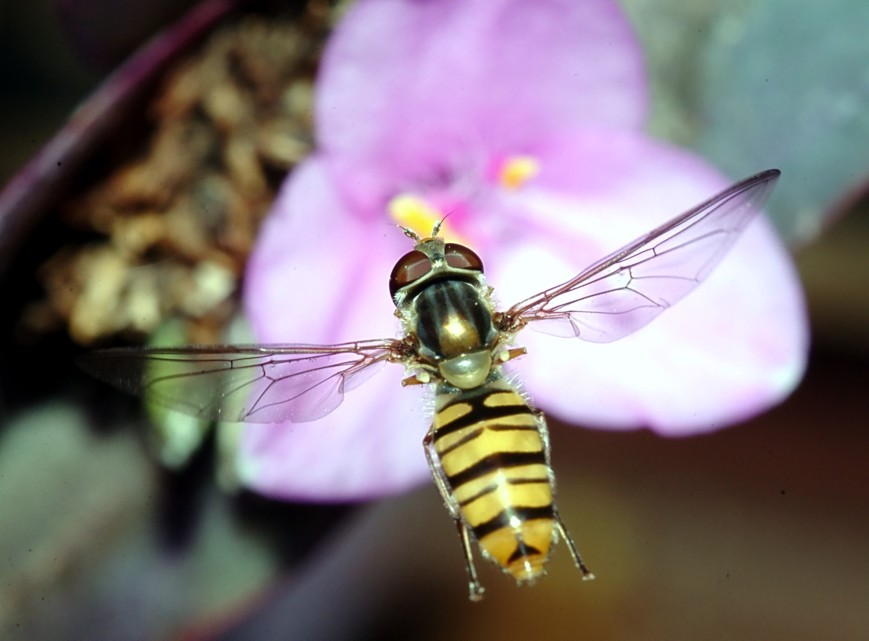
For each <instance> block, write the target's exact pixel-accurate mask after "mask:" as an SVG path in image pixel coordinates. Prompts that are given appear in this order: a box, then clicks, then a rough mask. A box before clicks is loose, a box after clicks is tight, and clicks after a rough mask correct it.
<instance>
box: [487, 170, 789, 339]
mask: <svg viewBox="0 0 869 641" xmlns="http://www.w3.org/2000/svg"><path fill="white" fill-rule="evenodd" d="M779 174H780V172H779V171H778V170H777V169H770V170H767V171H764V172H761V173H759V174H756V175H754V176H752V177H750V178H746V179H745V180H743V181H742V182H739V183H737V184H735V185H733V186H732V187H730V188H728V189H726V190H725V191H723V192H721V193H720V194H718V195H717V196H714V197H712V198H710V199H709V200H707V201H706V202H704V203H702V204H700V205H698V206H697V207H695V208H693V209H691V210H690V211H687V212H685V213H684V214H682V215H681V216H677V217H676V218H674V219H672V220H670V221H669V222H667V223H664V224H663V225H661V226H660V227H658V228H657V229H654V230H652V231H650V232H649V233H648V234H645V235H644V236H641V237H640V238H638V239H637V240H635V241H634V242H632V243H630V244H628V245H626V246H625V247H622V248H621V249H619V250H618V251H616V252H614V253H612V254H610V255H609V256H606V257H605V258H602V259H601V260H599V261H597V262H596V263H594V264H593V265H590V266H589V267H587V268H586V269H584V270H583V271H582V272H580V273H579V274H578V275H576V276H574V277H573V278H571V279H570V280H568V281H566V282H564V283H561V284H560V285H556V286H555V287H550V288H549V289H547V290H545V291H543V292H541V293H539V294H537V295H536V296H532V297H531V298H528V299H526V300H524V301H522V302H520V303H517V304H516V305H514V306H513V307H511V308H510V309H509V310H507V311H506V312H505V314H504V317H505V319H506V323H505V324H506V325H507V326H508V327H509V326H512V328H515V329H520V328H521V327H522V326H524V325H525V324H527V323H533V325H532V326H533V327H534V328H535V329H538V330H540V331H543V332H546V333H550V334H555V335H557V336H568V337H571V336H575V337H577V338H580V339H582V340H586V341H591V342H594V343H608V342H610V341H614V340H617V339H619V338H623V337H624V336H627V335H628V334H631V333H633V332H635V331H636V330H638V329H640V328H641V327H643V326H644V325H646V324H647V323H649V322H650V321H651V320H652V319H654V318H655V317H656V316H658V314H660V313H661V312H663V311H664V310H665V309H667V308H668V307H670V306H671V305H673V304H674V303H676V302H677V301H679V300H680V299H681V298H682V297H683V296H685V295H686V294H687V293H688V292H690V291H691V290H692V289H694V288H695V287H696V286H697V285H699V284H700V283H701V282H702V281H703V280H704V279H705V278H706V277H707V276H708V275H709V273H710V272H711V271H712V269H713V268H714V267H715V265H717V264H718V262H719V261H720V260H721V259H722V257H723V256H724V254H726V253H727V251H728V250H729V249H730V247H731V246H732V245H733V243H735V242H736V239H737V238H738V237H739V234H740V233H741V232H742V231H743V230H744V229H745V228H746V227H747V226H748V224H749V223H750V222H751V220H752V219H753V218H754V216H755V214H757V213H758V212H759V211H760V209H761V207H762V206H763V203H764V202H765V201H766V199H767V197H768V196H769V193H770V191H771V190H772V187H773V185H774V184H775V181H776V179H777V178H778V176H779Z"/></svg>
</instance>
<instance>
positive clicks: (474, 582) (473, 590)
mask: <svg viewBox="0 0 869 641" xmlns="http://www.w3.org/2000/svg"><path fill="white" fill-rule="evenodd" d="M432 443H433V440H432V434H431V432H429V433H428V434H426V437H425V438H424V439H423V446H424V447H425V457H426V459H427V460H428V466H429V468H430V469H431V474H432V477H433V478H434V482H435V485H436V486H437V488H438V491H439V492H440V493H441V498H443V500H444V505H446V506H447V509H448V510H449V512H450V516H451V517H452V519H453V522H454V523H455V525H456V529H457V530H458V532H459V538H460V539H461V541H462V550H463V552H464V554H465V567H466V569H467V570H468V590H469V592H470V594H469V596H470V599H471V601H480V600H481V599H482V598H483V594H484V593H485V592H486V589H485V588H484V587H483V586H482V585H481V584H480V580H479V579H478V578H477V568H476V567H475V566H474V556H473V553H472V551H471V537H470V534H469V532H468V528H467V526H466V525H465V523H464V521H462V517H461V514H460V512H459V506H458V504H457V503H456V499H455V497H454V496H453V495H452V493H451V492H450V490H449V486H448V484H447V479H446V476H445V474H444V471H443V469H442V468H441V465H440V462H439V461H438V458H437V454H436V453H435V452H434V449H433V445H432Z"/></svg>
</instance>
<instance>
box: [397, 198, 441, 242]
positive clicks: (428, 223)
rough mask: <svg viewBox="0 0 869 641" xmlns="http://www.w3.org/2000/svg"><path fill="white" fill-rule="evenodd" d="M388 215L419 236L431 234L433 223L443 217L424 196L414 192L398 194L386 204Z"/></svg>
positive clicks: (423, 236)
mask: <svg viewBox="0 0 869 641" xmlns="http://www.w3.org/2000/svg"><path fill="white" fill-rule="evenodd" d="M386 209H387V211H388V212H389V215H390V216H391V217H392V220H394V221H395V222H396V223H398V224H399V225H401V226H402V227H406V228H407V229H410V230H411V231H414V232H416V234H417V235H418V236H420V237H421V238H425V237H426V236H428V235H429V234H431V232H432V230H433V229H434V227H435V225H436V224H437V223H438V222H439V221H441V220H442V219H443V217H444V215H445V214H444V212H442V211H441V210H440V209H438V208H437V207H435V206H434V205H432V204H431V203H430V202H428V201H427V200H426V199H425V198H422V197H421V196H416V195H414V194H398V195H397V196H394V197H393V198H392V199H391V200H390V201H389V203H388V204H387V205H386Z"/></svg>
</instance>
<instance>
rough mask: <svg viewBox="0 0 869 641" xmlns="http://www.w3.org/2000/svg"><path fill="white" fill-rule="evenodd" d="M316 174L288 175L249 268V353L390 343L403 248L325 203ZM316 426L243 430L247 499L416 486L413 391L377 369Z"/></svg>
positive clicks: (395, 237)
mask: <svg viewBox="0 0 869 641" xmlns="http://www.w3.org/2000/svg"><path fill="white" fill-rule="evenodd" d="M335 193H336V189H335V187H334V185H332V184H331V183H330V180H329V177H328V175H327V174H326V172H325V171H324V168H323V164H322V163H320V162H319V161H318V160H316V159H315V160H310V161H308V162H306V163H304V164H303V165H301V166H300V167H299V168H297V169H296V172H295V174H294V175H293V177H292V179H291V180H289V181H288V182H287V183H286V184H285V187H284V189H283V191H282V192H281V194H280V196H279V198H278V200H277V201H276V203H275V206H274V208H273V211H272V215H271V216H270V217H269V218H268V220H267V221H266V223H265V225H264V226H263V229H262V231H261V236H260V238H259V240H258V243H257V246H256V249H255V251H254V253H253V254H252V256H251V260H250V262H249V264H248V275H247V280H246V283H245V303H246V308H247V313H248V317H249V319H250V321H251V324H252V326H253V328H254V333H255V335H256V337H257V340H258V341H261V342H305V343H335V342H343V341H349V340H356V339H367V338H382V337H391V336H394V335H395V334H396V332H397V329H398V323H397V320H396V319H395V317H394V315H393V312H394V306H393V304H392V302H391V299H390V296H389V290H388V278H389V272H390V270H391V269H392V266H393V263H394V261H395V260H397V259H398V258H399V257H400V256H401V255H402V254H403V253H404V252H406V251H409V250H410V249H412V244H411V243H410V241H408V239H407V238H405V237H404V236H403V235H402V234H401V232H400V231H399V230H398V229H396V228H395V227H393V226H390V225H387V224H381V225H377V226H373V225H365V224H363V223H362V222H360V221H358V220H356V219H354V218H353V217H352V216H347V215H346V214H345V212H344V209H343V206H342V204H341V203H340V202H338V201H337V200H336V199H335V196H334V195H335ZM384 370H385V371H381V372H378V373H377V374H376V375H375V376H373V377H372V379H371V380H369V381H367V382H366V383H365V384H364V385H363V386H362V389H361V390H352V391H350V392H348V393H347V396H346V398H345V399H344V402H343V404H342V405H341V406H340V407H338V409H336V410H335V411H334V412H332V413H331V414H329V415H327V416H326V417H325V418H322V419H320V420H318V421H315V422H311V423H298V424H294V425H250V426H248V427H247V428H246V429H245V432H244V436H243V437H242V445H241V453H240V459H239V469H240V475H241V477H242V480H243V481H244V482H245V483H246V484H247V485H249V486H250V487H252V488H254V489H256V490H258V491H260V492H262V493H264V494H269V495H272V496H278V497H283V498H292V499H297V500H299V499H302V500H305V499H307V500H350V499H358V498H366V497H371V496H374V495H378V494H384V493H391V492H395V491H398V490H403V489H406V488H408V487H412V486H413V485H416V484H418V483H420V482H421V481H423V480H425V479H426V478H427V477H428V475H429V472H428V468H427V466H426V462H425V456H424V452H423V449H422V438H423V436H424V434H425V431H426V427H427V420H426V417H425V412H424V409H423V408H424V404H423V403H422V401H421V394H422V391H421V390H419V389H403V388H402V386H401V384H400V381H401V378H402V377H403V376H404V371H403V369H402V368H401V366H399V365H387V366H386V367H385V368H384Z"/></svg>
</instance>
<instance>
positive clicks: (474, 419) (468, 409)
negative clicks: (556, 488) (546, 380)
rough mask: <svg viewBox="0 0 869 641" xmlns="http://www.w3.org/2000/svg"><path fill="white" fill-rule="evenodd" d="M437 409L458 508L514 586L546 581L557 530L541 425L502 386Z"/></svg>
mask: <svg viewBox="0 0 869 641" xmlns="http://www.w3.org/2000/svg"><path fill="white" fill-rule="evenodd" d="M436 403H437V410H436V413H435V418H434V423H433V425H432V432H431V437H432V447H433V450H434V453H435V455H436V456H437V459H438V462H439V464H440V470H441V472H442V478H443V480H444V482H445V484H446V485H447V488H446V489H447V491H448V492H449V493H450V494H451V498H452V503H453V508H454V509H457V510H458V511H459V513H460V514H461V517H462V519H463V521H464V523H465V524H466V525H467V527H468V528H469V529H470V531H471V532H473V534H474V536H475V537H476V539H477V541H478V542H479V544H480V547H481V548H482V549H483V551H484V552H485V553H486V554H487V555H488V556H489V557H490V558H492V559H493V560H494V561H495V562H496V563H498V564H499V565H500V566H501V567H502V568H503V569H504V570H505V571H506V572H508V573H509V574H511V575H512V576H513V577H514V578H515V579H516V580H517V581H520V582H522V581H530V580H533V579H535V578H537V577H539V576H541V575H542V574H543V572H544V567H545V564H546V561H547V560H548V558H549V552H550V548H551V547H552V542H553V538H554V528H555V525H554V510H553V506H552V494H553V493H552V474H551V472H550V468H549V463H548V451H547V444H546V442H545V440H544V437H543V431H542V429H545V428H544V426H543V425H541V423H540V422H541V421H542V420H543V419H542V418H538V416H537V415H536V414H535V413H534V411H533V410H532V409H531V408H530V407H529V406H528V404H527V403H526V402H525V401H524V400H523V398H522V397H521V396H520V395H519V394H518V393H517V392H516V391H515V390H514V389H513V387H512V386H511V385H509V384H508V383H507V382H506V381H504V380H496V381H493V382H491V383H487V384H486V385H483V386H481V387H479V388H476V389H474V390H468V391H463V392H458V393H450V392H443V391H439V392H438V395H437V399H436Z"/></svg>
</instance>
